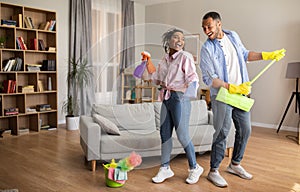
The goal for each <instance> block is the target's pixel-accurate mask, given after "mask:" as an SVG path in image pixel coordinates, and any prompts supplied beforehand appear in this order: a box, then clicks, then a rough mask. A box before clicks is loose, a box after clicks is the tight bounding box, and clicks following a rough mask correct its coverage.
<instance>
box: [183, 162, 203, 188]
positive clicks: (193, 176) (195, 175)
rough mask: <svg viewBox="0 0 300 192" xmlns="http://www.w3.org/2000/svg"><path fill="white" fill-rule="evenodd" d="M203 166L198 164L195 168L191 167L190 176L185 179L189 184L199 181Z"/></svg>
mask: <svg viewBox="0 0 300 192" xmlns="http://www.w3.org/2000/svg"><path fill="white" fill-rule="evenodd" d="M203 170H204V169H203V168H202V167H201V166H200V165H198V164H197V166H196V168H195V169H189V176H188V178H187V179H186V180H185V181H186V182H187V183H188V184H195V183H197V182H198V180H199V177H200V176H201V174H202V173H203Z"/></svg>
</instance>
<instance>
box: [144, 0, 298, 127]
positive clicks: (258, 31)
mask: <svg viewBox="0 0 300 192" xmlns="http://www.w3.org/2000/svg"><path fill="white" fill-rule="evenodd" d="M299 7H300V1H299V0H286V1H273V0H263V1H261V0H252V1H236V0H226V1H220V0H182V1H179V2H172V3H162V4H158V5H150V6H146V22H147V23H159V24H168V25H173V26H175V27H178V28H182V29H184V30H186V31H188V32H190V33H200V35H201V41H202V42H204V41H205V40H206V36H205V35H204V33H203V32H202V28H201V22H202V17H203V15H204V14H205V13H206V12H208V11H211V10H214V11H218V12H219V13H220V14H221V17H222V19H223V28H224V29H231V30H235V31H236V32H238V33H239V35H240V37H241V39H242V41H243V43H244V45H245V47H246V48H248V49H249V50H254V51H272V50H275V49H281V48H285V49H286V50H287V52H286V57H285V58H284V59H282V60H281V61H279V62H276V63H275V64H274V65H273V66H272V67H271V68H270V69H269V70H268V71H267V72H266V73H265V74H264V75H263V76H262V77H261V78H259V79H258V80H257V81H256V82H255V84H253V88H252V97H253V98H254V99H255V104H254V106H253V108H252V112H251V115H252V122H253V124H254V125H259V126H264V127H271V128H277V126H278V124H279V122H280V120H281V118H282V115H283V113H284V110H285V108H286V105H287V103H288V101H289V98H290V96H291V93H292V91H294V90H295V80H289V79H286V78H285V73H286V67H287V63H289V62H293V61H300V40H299V36H300V15H299V10H298V9H299ZM161 35H162V33H160V34H159V35H158V34H157V33H153V32H150V33H147V31H146V37H147V38H152V39H158V40H160V41H161ZM161 52H163V50H162V49H161ZM268 63H269V61H259V62H252V63H249V64H248V70H249V75H250V78H253V77H254V76H255V75H256V74H257V73H258V72H259V71H260V70H261V69H262V68H263V67H264V66H265V65H267V64H268ZM294 101H295V100H294ZM297 123H298V114H296V113H295V104H294V102H293V104H292V106H291V108H290V110H289V112H288V114H287V116H286V118H285V121H284V124H283V125H284V127H282V129H291V130H295V129H296V128H295V127H297Z"/></svg>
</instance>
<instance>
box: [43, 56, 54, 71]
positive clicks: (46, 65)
mask: <svg viewBox="0 0 300 192" xmlns="http://www.w3.org/2000/svg"><path fill="white" fill-rule="evenodd" d="M41 70H42V71H55V70H56V62H55V60H53V59H48V60H43V66H42V68H41Z"/></svg>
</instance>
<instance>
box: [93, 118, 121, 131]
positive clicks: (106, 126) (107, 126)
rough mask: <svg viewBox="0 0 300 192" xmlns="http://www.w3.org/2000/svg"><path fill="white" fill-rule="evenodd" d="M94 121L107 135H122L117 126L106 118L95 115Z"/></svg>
mask: <svg viewBox="0 0 300 192" xmlns="http://www.w3.org/2000/svg"><path fill="white" fill-rule="evenodd" d="M93 119H94V121H95V122H96V123H98V124H99V125H100V126H101V128H102V130H103V131H105V132H106V133H109V134H113V135H120V130H119V128H118V127H117V126H116V124H114V123H113V122H111V121H110V120H108V119H106V118H105V117H103V116H101V115H98V114H93Z"/></svg>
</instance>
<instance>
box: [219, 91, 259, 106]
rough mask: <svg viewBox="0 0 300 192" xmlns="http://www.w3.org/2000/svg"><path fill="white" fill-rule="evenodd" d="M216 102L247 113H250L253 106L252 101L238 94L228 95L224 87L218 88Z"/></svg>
mask: <svg viewBox="0 0 300 192" xmlns="http://www.w3.org/2000/svg"><path fill="white" fill-rule="evenodd" d="M216 100H217V101H221V102H223V103H226V104H228V105H231V106H233V107H236V108H239V109H242V110H244V111H247V112H248V111H250V109H251V107H252V106H253V104H254V99H251V98H248V97H246V96H243V95H240V94H230V93H229V92H228V90H227V89H225V88H224V87H221V88H220V90H219V92H218V95H217V97H216Z"/></svg>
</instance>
